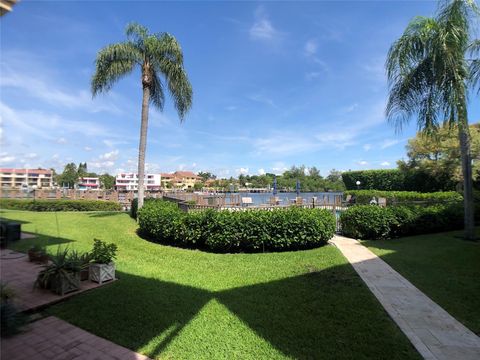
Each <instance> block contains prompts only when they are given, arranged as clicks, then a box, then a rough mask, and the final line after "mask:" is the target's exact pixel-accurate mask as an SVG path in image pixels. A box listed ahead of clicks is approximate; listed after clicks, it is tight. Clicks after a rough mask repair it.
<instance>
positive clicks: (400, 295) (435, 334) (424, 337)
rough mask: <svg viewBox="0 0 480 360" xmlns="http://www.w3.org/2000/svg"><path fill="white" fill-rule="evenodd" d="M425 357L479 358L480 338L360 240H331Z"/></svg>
mask: <svg viewBox="0 0 480 360" xmlns="http://www.w3.org/2000/svg"><path fill="white" fill-rule="evenodd" d="M330 242H331V243H332V244H334V245H335V246H336V247H337V248H338V249H339V250H340V251H341V252H342V253H343V255H344V256H345V257H346V258H347V259H348V261H349V262H350V263H351V264H352V265H353V267H354V269H355V271H356V272H357V273H358V274H359V275H360V277H361V278H362V279H363V281H364V282H365V283H366V284H367V286H368V287H369V288H370V290H371V291H372V293H373V294H374V295H375V296H376V297H377V299H378V300H379V301H380V303H381V304H382V305H383V307H384V308H385V310H386V311H387V312H388V314H389V315H390V316H391V317H392V319H393V320H394V321H395V322H396V323H397V325H398V326H399V327H400V329H402V331H403V332H404V333H405V335H407V337H408V338H409V339H410V341H411V342H412V344H413V345H414V346H415V348H416V349H417V350H418V352H419V353H420V354H421V355H422V356H423V357H424V358H425V359H438V360H443V359H445V360H456V359H458V360H469V359H472V360H473V359H475V360H478V359H480V338H479V337H478V336H477V335H475V334H474V333H473V332H472V331H470V330H469V329H467V328H466V327H465V326H463V325H462V324H461V323H460V322H458V321H457V320H456V319H455V318H453V317H452V316H451V315H450V314H448V313H447V312H446V311H445V310H443V309H442V308H441V307H440V306H438V305H437V304H436V303H435V302H433V301H432V300H431V299H430V298H428V297H427V296H426V295H425V294H424V293H422V292H421V291H420V290H418V289H417V288H416V287H415V286H413V285H412V284H411V283H410V282H409V281H408V280H407V279H405V278H404V277H403V276H401V275H400V274H399V273H397V272H396V271H395V270H393V269H392V268H391V267H390V266H389V265H388V264H387V263H385V262H384V261H383V260H381V259H380V258H379V257H378V256H376V255H375V254H374V253H372V252H371V251H370V250H368V249H367V248H366V247H365V246H363V245H361V244H360V243H359V242H358V241H356V240H353V239H349V238H345V237H341V236H335V237H334V238H333V239H332V240H330Z"/></svg>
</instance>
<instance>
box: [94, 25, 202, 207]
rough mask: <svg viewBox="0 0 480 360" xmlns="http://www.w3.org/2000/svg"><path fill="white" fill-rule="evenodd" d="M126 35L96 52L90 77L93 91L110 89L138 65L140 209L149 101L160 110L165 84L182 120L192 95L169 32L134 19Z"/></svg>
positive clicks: (176, 44) (181, 59)
mask: <svg viewBox="0 0 480 360" xmlns="http://www.w3.org/2000/svg"><path fill="white" fill-rule="evenodd" d="M126 35H127V38H128V39H127V41H125V42H122V43H118V44H112V45H109V46H107V47H105V48H103V49H102V50H100V51H99V52H98V54H97V60H96V70H95V74H94V75H93V78H92V94H93V96H96V95H97V94H98V93H100V92H106V91H108V90H110V89H111V87H112V86H113V84H114V83H115V82H116V81H117V80H119V79H120V78H121V77H123V76H125V75H128V74H129V73H131V72H132V71H133V70H134V69H135V68H137V67H138V68H140V70H141V81H142V89H143V101H142V115H141V127H140V145H139V151H138V209H141V208H142V206H143V197H144V175H145V149H146V145H147V128H148V110H149V104H150V103H151V104H153V105H154V106H155V107H156V108H157V109H159V110H160V111H161V110H163V106H164V104H165V84H166V85H167V87H168V91H169V93H170V94H171V96H172V99H173V102H174V105H175V108H176V110H177V113H178V115H179V117H180V120H181V121H183V120H184V118H185V115H186V113H187V112H188V110H189V109H190V107H191V106H192V96H193V95H192V86H191V85H190V81H189V80H188V77H187V73H186V72H185V69H184V68H183V53H182V49H181V47H180V45H179V43H178V42H177V40H176V39H175V38H174V37H173V36H172V35H170V34H167V33H160V34H150V33H149V32H148V29H147V28H146V27H144V26H142V25H139V24H136V23H132V24H129V25H128V26H127V29H126ZM162 77H163V79H162Z"/></svg>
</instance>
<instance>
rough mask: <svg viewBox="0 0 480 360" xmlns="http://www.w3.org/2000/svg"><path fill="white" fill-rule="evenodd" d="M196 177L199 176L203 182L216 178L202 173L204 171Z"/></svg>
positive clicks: (207, 173)
mask: <svg viewBox="0 0 480 360" xmlns="http://www.w3.org/2000/svg"><path fill="white" fill-rule="evenodd" d="M197 175H198V176H200V177H201V178H202V179H203V181H207V180H210V179H216V178H217V177H216V176H215V175H213V174H212V173H210V172H204V171H200V172H199V173H198V174H197Z"/></svg>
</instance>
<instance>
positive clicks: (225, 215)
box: [138, 201, 335, 253]
mask: <svg viewBox="0 0 480 360" xmlns="http://www.w3.org/2000/svg"><path fill="white" fill-rule="evenodd" d="M138 220H139V225H140V233H141V234H142V235H144V236H146V237H148V238H149V239H150V240H152V241H154V242H158V243H162V244H170V245H175V246H181V247H188V248H199V249H204V250H208V251H213V252H222V253H225V252H230V253H233V252H262V251H287V250H300V249H310V248H314V247H319V246H322V245H324V244H326V242H327V241H328V240H329V239H330V238H331V237H332V236H333V235H334V233H335V216H334V215H333V214H332V212H330V211H328V210H322V209H301V208H296V207H290V208H287V209H278V210H273V211H266V210H245V211H228V210H223V211H214V210H203V211H195V212H189V213H185V212H182V211H181V210H179V209H178V207H177V205H176V204H175V203H170V202H166V201H150V202H146V203H145V204H144V206H143V208H142V209H141V210H140V211H139V212H138Z"/></svg>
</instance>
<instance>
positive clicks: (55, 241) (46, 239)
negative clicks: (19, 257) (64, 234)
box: [7, 232, 74, 252]
mask: <svg viewBox="0 0 480 360" xmlns="http://www.w3.org/2000/svg"><path fill="white" fill-rule="evenodd" d="M29 234H31V235H33V236H34V237H32V238H28V239H20V240H17V241H14V242H10V243H8V245H7V248H8V249H10V250H15V251H20V252H27V251H28V249H30V248H31V247H32V246H34V245H40V246H55V245H57V246H63V245H65V244H69V243H73V242H74V240H70V239H65V238H60V237H54V236H48V235H43V234H39V233H34V232H31V233H29ZM66 246H68V245H66ZM55 251H56V250H54V251H53V252H55ZM50 252H52V251H50Z"/></svg>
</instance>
